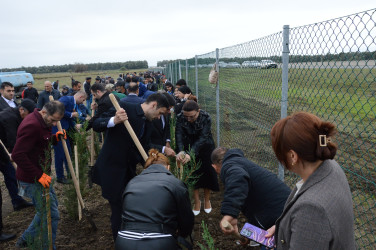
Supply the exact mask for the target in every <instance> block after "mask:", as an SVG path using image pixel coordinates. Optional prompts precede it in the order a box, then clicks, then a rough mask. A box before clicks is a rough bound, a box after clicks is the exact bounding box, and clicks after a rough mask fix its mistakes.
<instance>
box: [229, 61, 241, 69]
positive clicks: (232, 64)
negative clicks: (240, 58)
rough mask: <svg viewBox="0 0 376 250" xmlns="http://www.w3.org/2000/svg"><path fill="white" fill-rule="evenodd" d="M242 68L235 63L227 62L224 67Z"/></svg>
mask: <svg viewBox="0 0 376 250" xmlns="http://www.w3.org/2000/svg"><path fill="white" fill-rule="evenodd" d="M241 67H242V66H241V65H240V64H239V63H237V62H229V63H228V64H227V65H226V68H241Z"/></svg>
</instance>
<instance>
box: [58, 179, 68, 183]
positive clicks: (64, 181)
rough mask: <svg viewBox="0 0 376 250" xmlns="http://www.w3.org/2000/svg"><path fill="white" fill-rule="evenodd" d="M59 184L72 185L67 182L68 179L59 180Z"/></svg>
mask: <svg viewBox="0 0 376 250" xmlns="http://www.w3.org/2000/svg"><path fill="white" fill-rule="evenodd" d="M57 182H59V183H61V184H69V183H70V181H69V180H67V179H66V178H61V179H57Z"/></svg>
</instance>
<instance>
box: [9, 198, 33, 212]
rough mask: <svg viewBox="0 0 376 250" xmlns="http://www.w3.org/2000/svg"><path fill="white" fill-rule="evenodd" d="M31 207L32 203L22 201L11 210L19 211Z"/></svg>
mask: <svg viewBox="0 0 376 250" xmlns="http://www.w3.org/2000/svg"><path fill="white" fill-rule="evenodd" d="M32 206H34V205H33V203H31V202H27V201H25V200H22V201H21V202H19V203H17V204H15V205H13V209H14V211H19V210H21V209H23V208H26V207H32Z"/></svg>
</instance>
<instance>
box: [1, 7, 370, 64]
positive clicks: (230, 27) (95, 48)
mask: <svg viewBox="0 0 376 250" xmlns="http://www.w3.org/2000/svg"><path fill="white" fill-rule="evenodd" d="M375 7H376V2H375V0H359V1H354V0H315V1H312V0H311V1H304V0H292V1H282V0H268V1H266V0H258V1H255V0H253V1H251V0H241V1H240V0H217V1H214V0H186V1H179V0H139V1H129V0H128V1H127V0H119V1H115V0H92V1H83V0H63V1H51V0H49V1H47V0H46V1H45V0H33V1H29V0H28V1H25V0H1V1H0V10H1V14H0V34H1V36H0V68H6V67H20V66H41V65H61V64H70V63H75V62H81V63H96V62H119V61H120V62H123V61H129V60H147V61H148V63H149V66H151V65H156V63H157V61H161V60H165V59H177V58H181V59H185V58H191V57H194V56H195V55H200V54H204V53H207V52H210V51H213V50H215V48H223V47H227V46H231V45H235V44H239V43H243V42H247V41H250V40H253V39H257V38H260V37H264V36H266V35H269V34H272V33H276V32H279V31H281V30H282V27H283V25H285V24H288V25H290V27H296V26H302V25H306V24H311V23H315V22H320V21H324V20H328V19H333V18H336V17H340V16H345V15H349V14H353V13H356V12H361V11H364V10H369V9H372V8H375Z"/></svg>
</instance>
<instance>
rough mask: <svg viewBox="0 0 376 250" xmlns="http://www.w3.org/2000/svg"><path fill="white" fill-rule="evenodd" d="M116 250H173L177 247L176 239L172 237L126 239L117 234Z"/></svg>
mask: <svg viewBox="0 0 376 250" xmlns="http://www.w3.org/2000/svg"><path fill="white" fill-rule="evenodd" d="M115 249H116V250H128V249H129V250H144V249H153V250H175V249H178V245H177V244H176V240H175V238H174V237H172V236H171V237H165V238H157V239H145V240H128V239H125V238H122V237H121V236H119V237H118V238H117V239H116V244H115Z"/></svg>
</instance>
